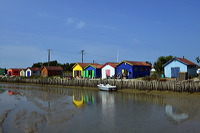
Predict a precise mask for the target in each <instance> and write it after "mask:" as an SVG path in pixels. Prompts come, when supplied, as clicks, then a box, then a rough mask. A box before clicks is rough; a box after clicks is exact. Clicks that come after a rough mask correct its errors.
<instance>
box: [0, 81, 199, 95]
mask: <svg viewBox="0 0 200 133" xmlns="http://www.w3.org/2000/svg"><path fill="white" fill-rule="evenodd" d="M0 83H5V84H17V85H30V86H41V87H59V88H64V89H84V90H94V91H99V89H98V87H84V86H63V85H47V84H45V85H41V84H33V83H13V82H9V83H8V82H0ZM117 92H122V93H128V94H150V95H162V96H164V95H180V94H181V95H188V96H189V95H193V96H194V95H196V96H200V93H199V92H176V91H160V90H139V89H127V88H124V89H118V90H117Z"/></svg>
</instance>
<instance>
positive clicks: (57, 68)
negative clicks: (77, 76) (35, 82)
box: [44, 66, 63, 71]
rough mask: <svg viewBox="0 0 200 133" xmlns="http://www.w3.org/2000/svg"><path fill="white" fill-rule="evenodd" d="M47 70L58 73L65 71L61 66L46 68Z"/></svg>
mask: <svg viewBox="0 0 200 133" xmlns="http://www.w3.org/2000/svg"><path fill="white" fill-rule="evenodd" d="M44 67H45V68H46V69H47V70H57V71H60V70H63V68H62V67H60V66H44Z"/></svg>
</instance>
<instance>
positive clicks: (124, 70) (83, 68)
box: [7, 57, 198, 79]
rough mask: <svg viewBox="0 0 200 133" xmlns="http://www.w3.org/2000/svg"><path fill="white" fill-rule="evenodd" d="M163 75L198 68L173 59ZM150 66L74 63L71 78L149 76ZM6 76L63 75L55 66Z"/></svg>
mask: <svg viewBox="0 0 200 133" xmlns="http://www.w3.org/2000/svg"><path fill="white" fill-rule="evenodd" d="M163 67H164V75H165V77H167V78H177V77H178V73H179V72H187V74H188V76H193V77H195V76H197V68H198V66H197V65H196V64H195V63H193V62H191V61H189V60H187V59H185V58H184V57H183V58H173V59H171V60H170V61H168V62H167V63H166V64H164V65H163ZM150 72H151V65H150V64H148V63H146V62H138V61H122V62H120V63H113V62H107V63H105V64H103V65H100V64H97V63H75V65H74V66H73V72H72V76H73V77H74V78H103V79H104V78H108V77H114V78H127V79H133V78H138V77H145V76H149V75H150ZM7 75H8V76H13V75H15V76H26V77H30V76H43V77H46V76H57V75H63V68H62V67H57V66H44V67H42V68H32V67H29V68H27V69H17V68H13V69H12V68H11V69H8V71H7Z"/></svg>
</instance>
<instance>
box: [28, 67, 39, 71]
mask: <svg viewBox="0 0 200 133" xmlns="http://www.w3.org/2000/svg"><path fill="white" fill-rule="evenodd" d="M28 69H30V70H31V71H40V70H41V68H38V67H29V68H28Z"/></svg>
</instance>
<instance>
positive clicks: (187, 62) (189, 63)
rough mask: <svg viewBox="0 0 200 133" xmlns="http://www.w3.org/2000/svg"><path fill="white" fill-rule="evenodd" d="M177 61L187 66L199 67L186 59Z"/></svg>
mask: <svg viewBox="0 0 200 133" xmlns="http://www.w3.org/2000/svg"><path fill="white" fill-rule="evenodd" d="M176 59H177V60H179V61H181V62H183V63H185V64H187V65H192V66H197V64H195V63H193V62H191V61H189V60H187V59H185V58H176Z"/></svg>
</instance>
